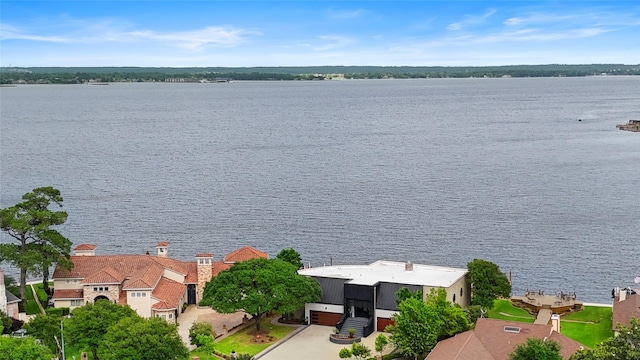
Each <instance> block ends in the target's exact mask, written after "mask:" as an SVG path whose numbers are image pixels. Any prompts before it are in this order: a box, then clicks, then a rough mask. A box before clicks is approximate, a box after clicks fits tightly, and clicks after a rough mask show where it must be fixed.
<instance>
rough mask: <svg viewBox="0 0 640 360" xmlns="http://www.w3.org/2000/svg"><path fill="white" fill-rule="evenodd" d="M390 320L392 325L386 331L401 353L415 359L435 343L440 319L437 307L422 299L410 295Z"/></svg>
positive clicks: (440, 322)
mask: <svg viewBox="0 0 640 360" xmlns="http://www.w3.org/2000/svg"><path fill="white" fill-rule="evenodd" d="M391 320H393V325H389V326H387V328H386V331H388V332H390V333H391V342H392V343H393V344H394V345H395V346H396V347H398V348H399V349H400V352H401V353H402V354H403V355H405V356H409V357H413V358H414V359H417V358H418V356H419V355H421V354H423V353H425V352H427V351H429V350H431V349H432V348H433V347H434V346H435V345H436V343H437V341H438V335H439V334H440V329H441V327H442V320H440V315H439V314H438V312H437V309H436V308H435V307H433V306H428V305H427V303H426V302H424V301H422V299H417V298H416V297H412V296H411V297H408V298H407V299H405V300H403V301H402V302H401V303H400V304H399V305H398V312H397V313H396V314H394V315H393V316H392V317H391Z"/></svg>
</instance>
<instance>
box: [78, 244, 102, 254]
mask: <svg viewBox="0 0 640 360" xmlns="http://www.w3.org/2000/svg"><path fill="white" fill-rule="evenodd" d="M96 247H97V246H95V245H93V244H80V245H78V246H76V247H75V249H73V251H74V253H73V254H74V255H75V256H95V255H96Z"/></svg>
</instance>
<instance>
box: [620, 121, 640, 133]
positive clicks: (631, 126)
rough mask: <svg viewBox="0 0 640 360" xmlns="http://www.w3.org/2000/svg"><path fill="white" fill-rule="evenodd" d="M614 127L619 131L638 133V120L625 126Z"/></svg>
mask: <svg viewBox="0 0 640 360" xmlns="http://www.w3.org/2000/svg"><path fill="white" fill-rule="evenodd" d="M616 127H617V128H618V129H620V130H626V131H633V132H640V120H629V122H628V123H626V124H619V125H616Z"/></svg>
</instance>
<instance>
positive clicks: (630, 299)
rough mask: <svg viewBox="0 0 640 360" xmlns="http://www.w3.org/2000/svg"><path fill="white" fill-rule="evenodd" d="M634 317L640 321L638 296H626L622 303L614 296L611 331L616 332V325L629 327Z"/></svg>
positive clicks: (639, 297) (639, 299) (639, 296)
mask: <svg viewBox="0 0 640 360" xmlns="http://www.w3.org/2000/svg"><path fill="white" fill-rule="evenodd" d="M634 317H635V318H639V319H640V294H632V295H627V297H626V299H625V300H623V301H620V298H619V297H617V296H616V297H615V299H613V330H618V324H620V325H624V326H629V325H631V323H630V321H631V318H634Z"/></svg>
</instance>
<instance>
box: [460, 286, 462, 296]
mask: <svg viewBox="0 0 640 360" xmlns="http://www.w3.org/2000/svg"><path fill="white" fill-rule="evenodd" d="M460 296H462V288H460Z"/></svg>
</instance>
